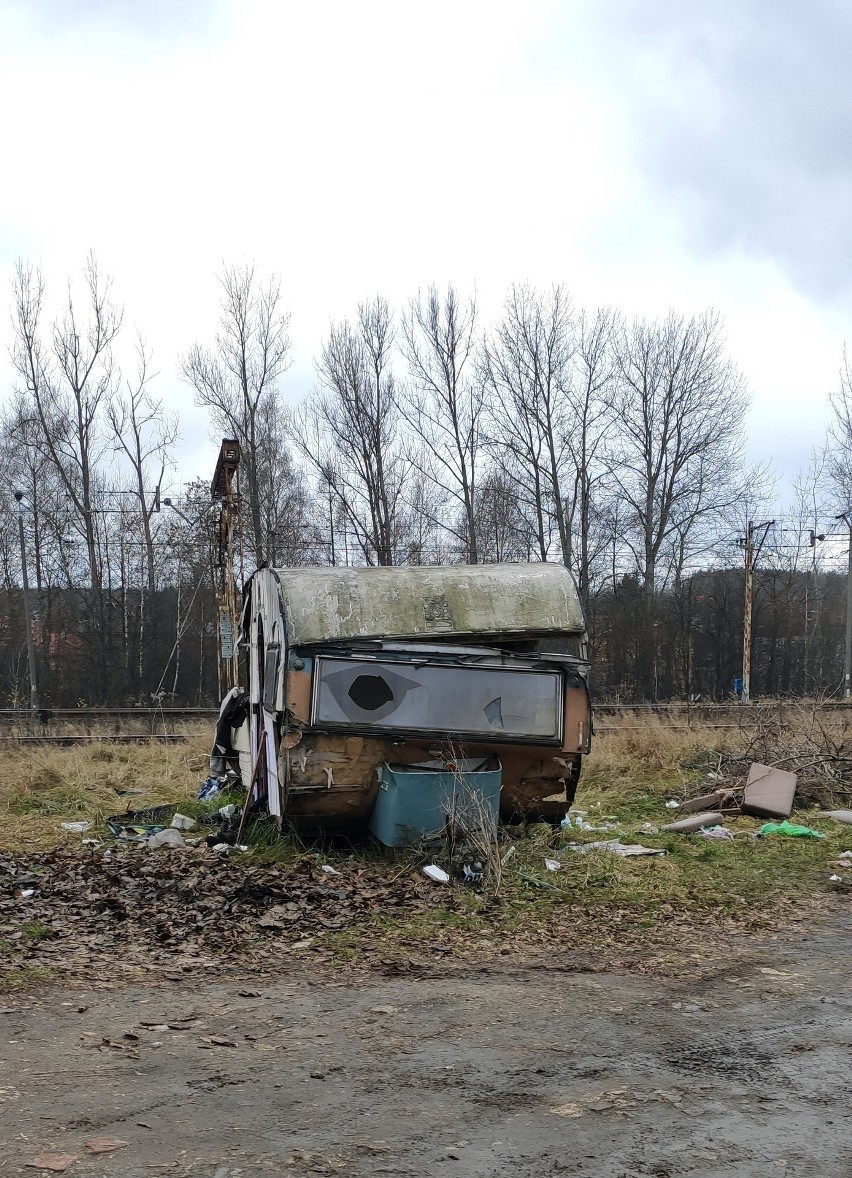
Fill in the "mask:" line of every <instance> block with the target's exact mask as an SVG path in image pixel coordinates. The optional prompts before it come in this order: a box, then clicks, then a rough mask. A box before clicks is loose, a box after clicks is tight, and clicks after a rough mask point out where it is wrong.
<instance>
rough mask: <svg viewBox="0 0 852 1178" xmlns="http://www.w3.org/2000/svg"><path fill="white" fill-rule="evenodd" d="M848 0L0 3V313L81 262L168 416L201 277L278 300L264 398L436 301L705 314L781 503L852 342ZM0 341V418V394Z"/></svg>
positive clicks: (818, 429) (185, 450)
mask: <svg viewBox="0 0 852 1178" xmlns="http://www.w3.org/2000/svg"><path fill="white" fill-rule="evenodd" d="M850 60H852V4H849V3H848V0H809V2H808V3H807V4H805V3H802V2H801V0H668V2H666V0H583V2H581V0H517V2H515V3H506V2H504V0H483V2H480V0H451V2H447V0H431V2H430V3H428V4H425V3H423V4H421V3H417V2H415V0H407V2H405V0H387V2H385V0H299V2H298V3H294V2H291V0H221V2H217V0H0V109H2V111H3V116H2V122H0V126H2V146H3V168H2V177H3V179H2V183H0V285H2V290H3V292H4V303H5V304H6V305H8V302H9V298H8V292H9V289H10V282H11V275H12V269H13V266H14V263H15V259H16V258H18V257H24V258H26V259H29V260H31V261H33V262H35V263H39V264H40V265H41V266H42V267H43V270H44V272H45V276H46V278H47V281H48V284H49V287H50V288H51V290H52V292H53V293H54V295H55V296H56V297H59V296H60V295H61V292H62V288H63V285H64V283H65V280H66V278H67V276H68V275H69V274H72V273H79V271H80V268H81V265H82V262H83V260H84V258H85V256H86V253H87V252H88V250H89V249H92V250H94V252H95V254H96V256H97V258H98V260H99V262H100V264H101V267H102V268H103V269H104V270H106V271H108V272H109V273H111V274H112V275H114V277H115V284H116V293H117V295H118V297H119V298H120V300H121V301H122V302H123V303H124V305H125V312H126V319H127V322H128V324H136V325H138V326H139V328H140V329H141V330H142V331H143V333H144V334H145V336H146V337H147V339H148V341H149V343H150V345H151V347H152V348H153V350H154V353H155V363H156V366H157V367H158V368H159V370H160V376H159V377H158V379H157V382H156V385H155V391H156V392H157V393H158V394H159V395H160V396H162V397H163V398H164V399H166V400H167V401H168V402H169V403H170V404H171V405H173V406H174V407H178V408H180V410H181V416H182V420H183V434H184V440H183V446H182V451H181V469H180V478H181V481H184V480H188V479H190V478H192V477H193V476H195V475H197V474H201V475H204V476H207V475H209V474H210V472H211V466H212V462H213V458H214V453H215V448H216V447H215V446H214V444H213V443H212V442H211V441H210V435H209V429H208V424H207V421H206V419H205V417H204V415H203V414H202V413H201V412H200V411H199V410H195V409H193V408H192V396H191V393H190V392H189V391H188V390H187V389H186V388H185V386H182V385H181V384H180V382H179V381H178V380H177V377H176V374H175V370H176V356H177V354H178V353H179V352H180V351H182V350H185V349H186V348H188V347H189V346H190V345H191V344H192V343H193V342H194V341H195V340H196V339H206V338H209V337H210V336H212V334H213V331H214V330H215V325H216V314H217V298H218V294H217V288H216V283H215V274H216V272H217V271H218V270H219V269H220V268H221V265H222V262H223V260H224V261H227V262H229V263H231V262H240V261H244V260H249V259H256V260H257V262H258V263H259V264H261V265H262V266H263V267H265V268H267V269H270V270H274V271H275V272H277V273H278V274H280V275H281V277H282V280H283V287H284V291H285V293H286V300H287V302H288V304H289V306H290V308H291V310H292V336H293V359H294V363H293V367H292V369H291V371H290V373H289V374H288V377H287V379H286V387H287V391H288V393H289V394H290V395H291V396H293V397H298V396H300V395H301V394H303V393H304V392H306V391H307V390H308V389H309V388H310V386H311V384H312V382H313V366H312V358H313V356H314V355H315V354H316V352H317V349H318V346H319V343H320V340H321V338H322V335H323V333H324V331H325V329H326V327H327V324H328V321H329V318H330V317H338V316H341V315H346V314H350V313H351V312H352V311H353V309H354V307H355V304H356V303H357V301H358V299H359V298H362V297H363V296H365V295H370V294H373V293H375V292H377V291H380V292H382V293H384V294H386V295H387V296H388V298H390V299H391V300H392V301H394V300H402V299H404V298H405V297H407V296H408V295H410V294H412V293H414V292H415V291H416V289H417V288H418V287H419V286H420V287H423V286H426V285H428V284H429V283H430V282H438V283H444V282H446V281H447V280H448V279H451V280H452V281H453V282H455V283H456V284H457V285H458V286H459V287H460V288H462V289H469V288H471V287H473V286H474V285H475V286H476V289H477V291H478V294H479V298H480V303H481V305H482V308H483V311H484V312H485V313H486V314H491V313H494V312H496V310H497V309H498V307H499V304H500V301H501V299H502V297H503V293H504V291H505V288H506V285H507V284H508V283H510V282H512V281H523V280H529V281H532V282H537V283H550V282H552V281H560V282H564V283H566V284H567V285H568V287H569V288H570V289H571V291H572V293H573V295H574V298H575V300H576V301H577V302H578V303H581V304H597V303H612V304H615V305H618V306H620V307H623V308H624V309H626V310H627V311H628V312H630V313H640V314H646V315H656V314H661V313H664V312H665V311H666V310H667V309H668V308H669V307H674V308H676V309H677V310H680V311H684V312H692V311H699V310H701V309H703V308H704V307H706V306H708V305H713V306H715V307H717V308H718V309H719V310H720V311H721V313H722V315H723V316H724V319H725V322H726V324H727V334H728V340H729V347H730V352H731V355H732V356H733V358H734V359H735V360H736V361H737V363H738V364H739V365H740V367H741V368H742V370H743V371H744V373H745V375H746V378H747V380H748V383H749V386H750V388H751V391H752V394H753V409H752V413H751V416H750V419H749V436H750V450H751V454H752V456H753V457H755V458H768V457H771V458H772V459H773V460H774V463H775V466H776V468H777V470H778V471H779V473H781V474H782V475H785V476H786V477H787V478H789V477H790V476H791V475H792V473H793V472H794V471H795V468H796V467H798V466H799V465H804V464H806V463H807V460H808V456H809V452H810V449H811V447H812V446H814V445H818V444H819V443H820V441H821V438H822V435H823V432H824V427H825V423H826V420H827V417H828V405H827V395H828V392H829V390H830V389H831V388H833V387H834V386H835V384H836V382H837V371H838V368H839V363H840V356H841V350H842V347H843V343H844V339H845V338H846V337H847V335H849V334H850V326H849V325H850V323H852V283H850V266H849V258H850V256H852V248H850V247H852V191H850V187H851V186H850V180H852V126H850V123H852V87H850V85H849V82H848V80H847V77H848V68H849V67H848V63H849V61H850ZM9 335H10V331H9V326H8V316H7V315H6V314H5V312H4V313H3V314H2V317H0V346H2V358H0V395H2V396H5V395H6V394H7V393H8V390H9V388H10V385H11V381H12V374H11V370H10V368H9V365H8V363H6V361H5V356H6V352H7V348H8V343H9Z"/></svg>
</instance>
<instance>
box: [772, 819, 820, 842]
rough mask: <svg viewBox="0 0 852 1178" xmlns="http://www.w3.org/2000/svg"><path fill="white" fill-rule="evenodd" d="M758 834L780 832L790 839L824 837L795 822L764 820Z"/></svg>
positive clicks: (816, 831)
mask: <svg viewBox="0 0 852 1178" xmlns="http://www.w3.org/2000/svg"><path fill="white" fill-rule="evenodd" d="M757 833H758V834H780V835H783V836H784V837H785V838H791V839H824V838H825V835H824V834H820V832H819V831H818V830H812V829H811V827H810V826H800V825H799V824H798V823H797V822H764V824H763V826H761V828H760V830H759V831H758V832H757Z"/></svg>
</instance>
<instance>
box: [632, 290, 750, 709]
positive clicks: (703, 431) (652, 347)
mask: <svg viewBox="0 0 852 1178" xmlns="http://www.w3.org/2000/svg"><path fill="white" fill-rule="evenodd" d="M618 381H619V396H618V423H619V436H618V443H617V445H618V452H617V455H616V461H615V463H614V475H615V479H616V483H617V486H618V491H619V495H620V497H621V498H622V500H623V501H624V504H625V505H626V507H627V508H628V510H629V512H630V516H631V519H630V521H629V531H628V532H627V533H626V534H625V536H624V539H625V542H626V543H627V545H628V546H629V548H630V550H631V552H632V553H633V556H634V559H635V564H636V570H637V573H638V575H639V578H640V580H641V584H642V587H643V601H644V608H645V617H644V619H643V623H642V633H643V645H642V647H641V661H642V663H643V664H644V666H643V668H642V669H641V677H642V679H643V681H644V682H643V686H644V689H645V691H646V692H647V691H648V690H652V685H651V679H650V674H651V668H652V664H653V661H654V624H655V620H656V618H655V609H654V594H655V590H656V589H657V575H658V567H659V563H660V559H661V555H662V554H663V553H664V552H665V551H666V546H671V545H672V543H675V544H678V543H686V542H688V539H689V536H690V533H691V532H692V530H693V529H694V528H696V527H697V526H698V524H699V522H700V521H702V520H704V519H705V518H706V517H708V516H710V515H712V514H714V513H715V514H718V513H720V512H721V510H722V508H723V507H724V506H725V505H726V504H728V503H730V502H731V500H732V498H733V497H734V496H735V494H736V487H735V481H736V480H735V474H736V473H737V472H738V471H739V468H740V463H741V448H742V425H743V419H744V417H745V413H746V409H747V406H748V398H747V395H746V391H745V386H744V382H743V379H742V376H741V375H740V373H739V372H738V371H737V369H736V367H735V366H734V364H733V363H732V362H731V361H730V360H728V359H726V357H725V355H724V348H723V338H722V329H721V323H720V320H719V317H718V315H717V314H716V313H715V312H706V313H705V314H703V315H701V316H698V317H694V318H691V319H685V318H683V317H681V316H677V315H674V314H670V315H669V316H668V317H667V318H666V319H665V320H664V321H662V322H648V321H645V320H636V321H634V322H633V323H632V324H631V325H630V326H629V327H625V328H624V329H623V330H622V332H621V336H620V340H619V356H618ZM670 555H671V553H670Z"/></svg>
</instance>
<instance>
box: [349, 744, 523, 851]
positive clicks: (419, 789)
mask: <svg viewBox="0 0 852 1178" xmlns="http://www.w3.org/2000/svg"><path fill="white" fill-rule="evenodd" d="M378 774H379V792H378V796H377V797H376V804H375V806H374V808H373V813H372V816H371V818H370V830H371V831H372V832H373V834H374V835H375V836H376V838H377V839H378V840H379V842H381V843H384V845H385V846H386V847H410V846H413V845H414V844H415V843H418V842H420V840H421V839H424V838H435V837H438V836H440V835H441V834H442V833H443V831H444V829H445V827H446V824H447V816H448V814H449V813H450V812H451V811H453V812H454V813H455V814H456V815H458V816H459V818H460V821H461V822H462V824H464V823H465V822H468V823H469V824H470V825H471V826H474V825H477V826H481V825H482V821H483V819H485V821H487V822H489V823H491V822H493V824H494V828H495V829H496V827H497V820H498V817H499V814H500V787H501V785H502V780H503V769H502V766H501V765H500V763H499V761H498V762H497V766H496V768H489V769H469V768H467V767H465V768H464V769H461V768H459V769H456V770H454V771H449V770H443V771H441V770H438V769H434V768H432V767H431V766H429V767H425V766H424V767H418V766H416V765H388V764H387V763H386V764H384V765H382V766H381V767H380V768H379V770H378Z"/></svg>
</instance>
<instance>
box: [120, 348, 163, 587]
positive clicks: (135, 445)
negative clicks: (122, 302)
mask: <svg viewBox="0 0 852 1178" xmlns="http://www.w3.org/2000/svg"><path fill="white" fill-rule="evenodd" d="M136 355H137V366H136V377H135V379H134V380H133V381H130V380H128V381H127V382H126V389H125V391H124V392H123V393H119V394H117V395H116V397H114V398H113V400H112V401H111V402H110V403H109V405H108V406H107V420H108V421H109V424H110V428H111V429H112V432H113V435H114V437H115V442H116V445H117V447H118V448H119V449H120V451H121V452H122V453H123V454H124V456H125V458H126V459H127V462H128V463H129V466H130V472H131V478H132V481H133V495H134V497H135V499H136V501H137V504H136V505H137V509H138V518H139V523H140V525H141V527H142V542H143V545H144V552H145V564H146V574H147V582H148V592H149V593H153V592H154V590H155V589H156V587H157V575H156V558H155V551H154V534H153V528H152V519H153V516H154V513H155V512H156V511H158V510H159V506H160V502H159V496H160V488H161V487H162V483H163V475H164V474H165V470H166V465H167V463H168V461H169V452H170V450H171V447H172V446H173V445H174V443H175V441H176V440H177V436H178V423H177V416H176V415H174V414H167V413H165V412H164V409H163V402H162V401H158V400H155V399H154V398H153V397H152V396H151V392H150V390H149V388H148V385H149V382H150V381H151V379H152V375H153V374H152V373H151V371H150V364H151V356H150V353H149V352H148V350H147V348H146V346H145V342H144V340H143V339H141V337H140V338H137V343H136ZM155 480H156V481H155ZM152 484H153V486H152Z"/></svg>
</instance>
